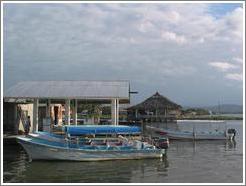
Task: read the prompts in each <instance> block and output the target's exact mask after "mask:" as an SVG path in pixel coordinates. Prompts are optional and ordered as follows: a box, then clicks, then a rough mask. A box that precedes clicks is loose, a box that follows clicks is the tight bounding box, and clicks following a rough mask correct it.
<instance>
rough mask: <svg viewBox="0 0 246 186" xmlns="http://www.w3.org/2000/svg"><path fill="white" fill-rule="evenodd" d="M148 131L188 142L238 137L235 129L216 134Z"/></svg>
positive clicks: (166, 130)
mask: <svg viewBox="0 0 246 186" xmlns="http://www.w3.org/2000/svg"><path fill="white" fill-rule="evenodd" d="M146 128H147V129H149V130H151V131H154V132H155V134H157V135H159V136H165V137H168V138H169V139H176V140H178V139H187V140H227V139H229V140H232V139H234V138H235V136H236V130H235V129H228V130H227V131H224V132H221V131H214V132H195V131H193V132H191V131H179V130H170V129H163V128H157V127H152V126H146Z"/></svg>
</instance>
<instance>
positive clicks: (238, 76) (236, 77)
mask: <svg viewBox="0 0 246 186" xmlns="http://www.w3.org/2000/svg"><path fill="white" fill-rule="evenodd" d="M225 77H226V78H227V79H231V80H236V81H242V80H243V74H241V73H230V74H226V76H225Z"/></svg>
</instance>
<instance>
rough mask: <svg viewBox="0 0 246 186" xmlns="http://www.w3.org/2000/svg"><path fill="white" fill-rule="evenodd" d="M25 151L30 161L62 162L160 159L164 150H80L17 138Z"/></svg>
mask: <svg viewBox="0 0 246 186" xmlns="http://www.w3.org/2000/svg"><path fill="white" fill-rule="evenodd" d="M17 139H18V142H19V143H20V144H21V145H22V146H23V147H24V149H25V150H26V152H27V154H28V156H29V158H30V160H64V161H103V160H117V159H144V158H160V157H162V156H163V155H164V154H165V150H164V149H151V150H129V151H124V150H81V149H76V148H63V147H56V146H49V145H44V144H36V143H33V142H31V141H28V140H25V139H23V138H17Z"/></svg>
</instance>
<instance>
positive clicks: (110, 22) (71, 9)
mask: <svg viewBox="0 0 246 186" xmlns="http://www.w3.org/2000/svg"><path fill="white" fill-rule="evenodd" d="M211 6H213V4H207V3H189V4H186V3H175V4H172V3H153V4H152V3H148V4H144V3H143V4H142V3H136V4H135V3H119V4H118V3H102V4H101V3H100V4H99V3H90V4H86V3H81V4H80V3H78V4H67V3H66V4H63V3H61V4H59V3H57V4H48V3H41V4H31V3H25V4H13V3H12V4H4V7H3V8H4V9H3V10H4V11H3V15H4V16H3V20H4V22H3V37H4V38H3V43H4V48H3V52H4V56H3V58H4V86H6V87H9V86H11V85H13V84H15V83H16V82H18V81H20V80H27V79H36V80H38V79H47V80H48V79H53V78H55V79H58V80H59V79H60V80H61V79H75V80H79V79H113V80H114V79H128V80H130V82H131V84H132V87H138V88H139V89H140V90H143V96H145V94H151V92H152V91H153V89H155V90H157V89H160V91H163V92H165V93H167V94H169V95H170V96H173V97H174V98H179V97H180V99H181V98H182V96H184V97H183V99H181V101H183V103H187V102H186V101H187V100H188V99H187V96H190V95H192V96H190V98H189V99H190V100H191V101H190V102H192V101H193V102H194V101H197V100H201V99H200V95H203V96H204V97H206V96H207V97H206V99H203V101H204V103H209V102H210V103H213V99H215V98H214V97H213V96H211V97H209V96H208V95H207V94H206V91H207V90H208V88H209V87H210V86H211V82H212V83H213V85H214V87H215V88H214V89H213V90H211V94H212V93H213V94H214V95H225V99H230V98H231V97H234V98H236V99H237V100H238V102H240V99H241V97H240V94H241V92H240V91H238V89H237V90H236V89H235V90H231V89H227V87H226V86H225V81H227V80H228V77H229V79H232V80H235V84H236V83H237V85H238V87H240V88H241V89H242V86H243V85H242V82H241V81H236V80H237V79H239V78H235V77H237V75H235V74H240V73H241V71H242V68H241V67H242V62H243V61H242V56H243V45H242V41H243V40H242V33H243V27H242V25H243V9H242V8H240V7H238V8H234V9H232V10H230V11H227V12H226V13H222V14H221V15H220V16H219V17H216V16H214V12H213V11H208V10H209V9H210V7H211ZM221 6H223V4H221ZM211 67H214V68H215V69H216V70H217V71H213V74H212V76H213V77H214V78H213V81H211V78H210V79H209V77H211ZM221 71H222V72H223V75H224V76H221ZM226 73H227V74H226ZM228 74H229V75H228ZM230 74H234V76H233V75H230ZM232 77H234V79H233V78H232ZM177 79H178V81H177ZM201 82H202V83H203V84H204V86H203V87H202V88H200V83H201ZM196 85H199V90H200V91H201V94H195V93H194V91H195V90H194V87H195V86H196ZM180 89H183V90H184V91H185V92H186V93H184V94H182V95H180V91H179V90H180ZM222 90H223V92H228V95H226V94H225V93H222V92H221V91H222ZM165 93H164V94H165ZM205 94H206V95H205ZM167 96H168V95H167ZM230 96H231V97H230ZM138 99H139V100H141V99H142V97H140V98H138ZM133 102H134V100H133ZM181 104H182V103H181Z"/></svg>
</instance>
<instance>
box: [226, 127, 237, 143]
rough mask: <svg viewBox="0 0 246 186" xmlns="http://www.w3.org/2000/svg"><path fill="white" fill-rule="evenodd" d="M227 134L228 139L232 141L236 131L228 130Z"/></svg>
mask: <svg viewBox="0 0 246 186" xmlns="http://www.w3.org/2000/svg"><path fill="white" fill-rule="evenodd" d="M227 134H228V136H229V137H230V139H232V140H234V139H235V136H236V134H237V131H236V130H235V129H228V130H227Z"/></svg>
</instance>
